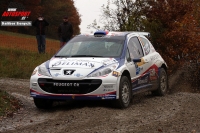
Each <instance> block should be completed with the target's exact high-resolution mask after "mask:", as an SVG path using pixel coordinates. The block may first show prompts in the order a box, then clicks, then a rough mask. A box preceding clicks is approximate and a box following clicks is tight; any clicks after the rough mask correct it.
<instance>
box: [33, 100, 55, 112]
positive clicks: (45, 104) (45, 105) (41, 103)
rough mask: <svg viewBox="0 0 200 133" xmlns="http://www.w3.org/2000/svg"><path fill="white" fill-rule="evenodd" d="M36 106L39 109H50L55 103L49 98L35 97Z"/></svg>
mask: <svg viewBox="0 0 200 133" xmlns="http://www.w3.org/2000/svg"><path fill="white" fill-rule="evenodd" d="M34 103H35V106H36V107H37V108H39V109H49V108H51V107H52V105H53V101H52V100H49V99H42V98H34Z"/></svg>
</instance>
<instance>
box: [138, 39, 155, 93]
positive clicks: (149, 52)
mask: <svg viewBox="0 0 200 133" xmlns="http://www.w3.org/2000/svg"><path fill="white" fill-rule="evenodd" d="M139 39H140V41H141V44H142V47H143V50H144V54H145V56H144V59H146V60H147V61H148V65H147V67H148V68H147V72H146V73H148V74H149V80H150V84H151V85H152V89H156V88H158V67H157V66H156V65H155V62H154V61H153V60H152V58H153V57H156V56H157V55H155V49H152V48H151V45H152V44H150V42H149V40H148V39H147V38H145V37H140V38H139Z"/></svg>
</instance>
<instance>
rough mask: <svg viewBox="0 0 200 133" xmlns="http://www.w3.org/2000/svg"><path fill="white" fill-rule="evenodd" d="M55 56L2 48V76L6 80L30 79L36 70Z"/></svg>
mask: <svg viewBox="0 0 200 133" xmlns="http://www.w3.org/2000/svg"><path fill="white" fill-rule="evenodd" d="M52 56H53V54H38V53H37V52H32V51H26V50H20V49H11V48H3V47H0V58H1V59H0V70H1V71H0V75H1V77H6V78H21V79H29V78H30V76H31V74H32V72H33V70H34V68H35V67H36V66H38V65H40V64H41V63H43V62H44V61H47V60H48V59H50V58H51V57H52Z"/></svg>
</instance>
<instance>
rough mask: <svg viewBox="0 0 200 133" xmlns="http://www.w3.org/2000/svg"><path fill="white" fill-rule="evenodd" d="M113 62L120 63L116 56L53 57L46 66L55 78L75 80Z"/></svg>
mask: <svg viewBox="0 0 200 133" xmlns="http://www.w3.org/2000/svg"><path fill="white" fill-rule="evenodd" d="M111 64H116V65H118V64H119V63H118V61H117V60H116V59H115V58H95V57H93V58H52V59H51V60H50V61H49V62H48V63H47V65H46V66H47V67H48V69H49V72H50V74H51V75H52V77H53V78H54V79H57V78H58V79H65V80H66V78H69V80H74V79H78V78H80V79H81V78H83V77H85V76H87V75H88V74H90V73H92V72H94V71H96V70H98V69H100V68H103V67H106V66H109V65H111Z"/></svg>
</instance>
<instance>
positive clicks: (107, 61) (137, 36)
mask: <svg viewBox="0 0 200 133" xmlns="http://www.w3.org/2000/svg"><path fill="white" fill-rule="evenodd" d="M148 35H149V33H148V32H105V31H97V32H95V33H94V34H92V35H91V34H81V35H78V36H76V37H74V38H73V39H71V40H70V41H69V42H68V43H67V44H66V45H65V46H64V47H63V48H62V49H60V50H59V51H58V52H57V53H56V54H55V55H54V56H53V57H52V58H51V59H50V60H48V61H46V62H44V63H42V64H41V65H39V66H37V67H36V68H35V70H34V71H33V73H32V76H31V78H30V95H31V97H33V99H34V103H35V105H36V107H38V108H50V107H51V106H52V103H53V101H55V100H114V102H115V103H117V104H116V105H118V106H119V107H120V108H126V107H128V106H129V105H130V102H131V99H132V95H134V94H137V93H140V92H144V91H151V92H153V93H154V94H157V95H161V96H163V95H165V94H166V93H167V88H168V79H167V73H166V71H167V64H166V62H165V61H164V60H163V58H162V57H161V55H160V54H159V53H157V52H156V51H155V49H154V47H153V45H152V44H151V42H150V41H149V40H148V39H147V37H145V36H148Z"/></svg>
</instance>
